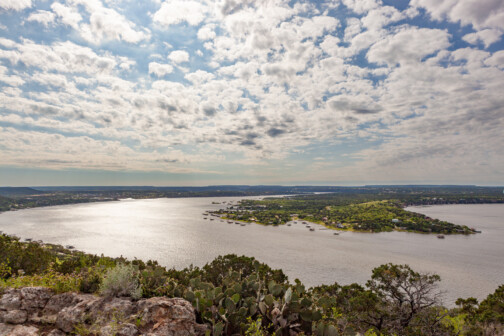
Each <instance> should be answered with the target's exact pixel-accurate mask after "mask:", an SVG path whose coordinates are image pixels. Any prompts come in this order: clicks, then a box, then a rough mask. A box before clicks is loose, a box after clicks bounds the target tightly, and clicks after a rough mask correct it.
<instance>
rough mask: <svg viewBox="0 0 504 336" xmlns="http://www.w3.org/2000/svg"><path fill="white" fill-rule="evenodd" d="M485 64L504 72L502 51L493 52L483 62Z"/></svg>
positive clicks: (503, 51) (503, 54)
mask: <svg viewBox="0 0 504 336" xmlns="http://www.w3.org/2000/svg"><path fill="white" fill-rule="evenodd" d="M485 64H487V65H490V66H494V67H497V68H500V69H502V70H504V50H500V51H497V52H495V53H494V54H493V55H492V56H491V57H489V58H488V59H487V60H486V61H485Z"/></svg>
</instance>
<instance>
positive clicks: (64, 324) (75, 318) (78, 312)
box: [56, 294, 100, 332]
mask: <svg viewBox="0 0 504 336" xmlns="http://www.w3.org/2000/svg"><path fill="white" fill-rule="evenodd" d="M75 299H76V300H78V301H80V302H79V303H77V304H76V305H73V306H68V307H66V308H63V309H62V310H61V311H60V312H59V313H58V316H57V318H56V326H57V327H58V328H59V329H61V330H63V331H65V332H71V331H73V330H74V328H75V326H76V325H77V324H79V323H82V322H84V318H85V317H86V316H85V315H86V313H88V312H89V308H90V306H91V305H92V304H93V303H95V302H96V301H98V300H100V298H98V297H96V296H93V295H91V294H79V295H77V296H76V297H75Z"/></svg>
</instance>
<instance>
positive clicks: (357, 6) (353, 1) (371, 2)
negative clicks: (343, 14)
mask: <svg viewBox="0 0 504 336" xmlns="http://www.w3.org/2000/svg"><path fill="white" fill-rule="evenodd" d="M342 2H343V4H344V5H345V6H347V7H348V8H350V9H351V10H353V11H354V12H355V13H357V14H363V13H366V12H368V11H370V10H372V9H375V8H377V7H379V2H378V1H376V0H342Z"/></svg>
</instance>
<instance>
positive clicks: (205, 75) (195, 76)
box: [185, 70, 215, 84]
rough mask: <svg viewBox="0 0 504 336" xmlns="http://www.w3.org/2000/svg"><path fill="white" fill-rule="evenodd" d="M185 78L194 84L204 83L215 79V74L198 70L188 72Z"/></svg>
mask: <svg viewBox="0 0 504 336" xmlns="http://www.w3.org/2000/svg"><path fill="white" fill-rule="evenodd" d="M185 78H186V79H187V80H188V81H190V82H192V83H194V84H202V83H204V82H208V81H210V80H212V79H214V78H215V75H214V74H212V73H210V72H207V71H203V70H197V71H195V72H191V73H189V74H186V75H185Z"/></svg>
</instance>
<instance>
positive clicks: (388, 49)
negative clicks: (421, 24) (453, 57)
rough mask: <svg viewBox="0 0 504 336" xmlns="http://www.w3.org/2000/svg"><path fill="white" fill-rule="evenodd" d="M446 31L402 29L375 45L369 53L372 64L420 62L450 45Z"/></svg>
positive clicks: (368, 56)
mask: <svg viewBox="0 0 504 336" xmlns="http://www.w3.org/2000/svg"><path fill="white" fill-rule="evenodd" d="M448 38H449V35H448V33H447V32H446V31H443V30H439V29H428V28H407V29H402V30H400V31H399V32H398V33H396V34H394V35H390V36H387V37H386V38H384V39H382V40H380V41H379V42H377V43H376V44H374V45H373V46H372V47H371V48H370V49H369V51H368V53H367V58H368V60H369V61H370V62H374V63H378V64H388V65H396V64H399V63H401V64H404V63H410V62H420V61H421V60H422V59H423V58H424V57H426V56H429V55H432V54H434V53H436V52H438V51H439V50H441V49H444V48H447V47H448V46H449V45H450V42H449V39H448Z"/></svg>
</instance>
